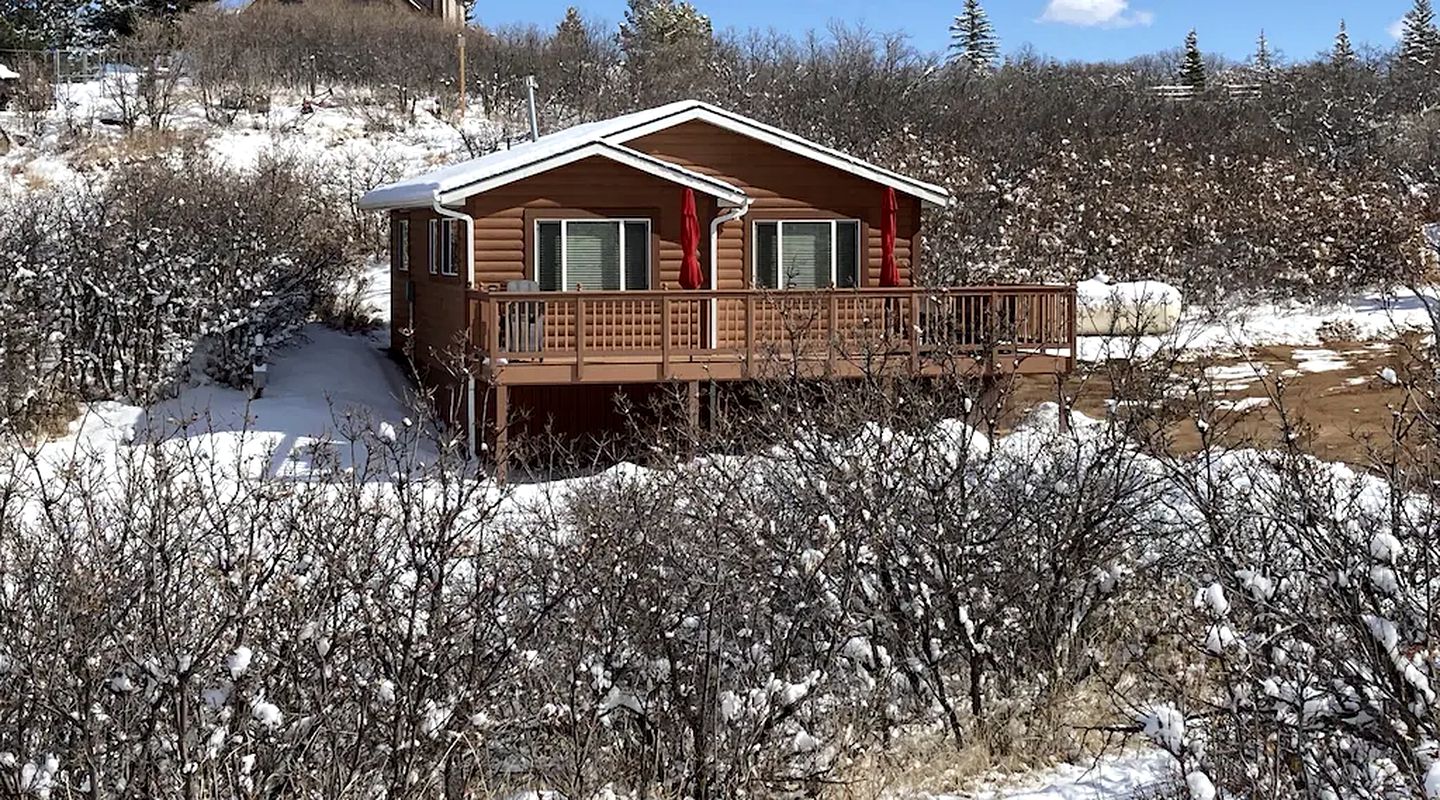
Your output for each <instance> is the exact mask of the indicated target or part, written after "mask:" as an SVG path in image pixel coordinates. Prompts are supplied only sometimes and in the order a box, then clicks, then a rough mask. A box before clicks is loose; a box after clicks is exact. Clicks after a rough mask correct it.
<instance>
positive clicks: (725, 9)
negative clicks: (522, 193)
mask: <svg viewBox="0 0 1440 800" xmlns="http://www.w3.org/2000/svg"><path fill="white" fill-rule="evenodd" d="M692 2H694V3H695V5H696V6H697V7H699V9H700V10H701V11H703V12H704V13H706V14H708V15H709V16H710V18H711V19H712V20H714V22H715V26H716V28H717V29H720V30H723V29H725V28H736V29H741V30H743V29H747V28H761V29H765V28H774V29H776V30H780V31H786V32H790V33H802V32H804V31H806V30H808V29H812V28H814V29H821V30H823V29H824V27H825V26H826V23H827V22H828V21H829V20H832V19H834V20H843V21H846V22H850V23H864V24H865V25H866V26H867V27H869V28H871V29H874V30H882V31H894V30H903V31H904V32H906V33H908V34H909V35H910V38H911V41H912V42H913V43H914V44H915V45H916V46H917V47H920V48H921V49H924V50H939V49H941V48H943V47H944V46H945V40H946V28H947V27H948V26H949V24H950V20H951V19H952V18H953V17H954V15H955V14H956V13H957V12H958V10H959V8H960V6H961V5H962V4H963V2H964V0H946V1H945V2H938V1H937V0H880V1H879V2H877V0H692ZM572 4H574V5H577V6H579V8H580V9H581V10H582V11H584V12H585V14H586V15H587V16H589V17H592V18H598V19H602V20H607V21H610V22H618V21H619V20H620V19H621V18H622V16H623V13H624V9H625V0H519V2H513V1H512V2H503V0H502V2H499V3H493V2H486V0H479V2H478V3H477V5H476V12H475V19H476V20H477V21H478V22H480V23H481V24H485V25H500V24H505V23H535V24H537V25H541V26H545V27H549V26H551V25H554V24H555V23H556V22H558V21H559V20H560V18H561V17H562V16H563V15H564V13H565V8H566V6H568V5H572ZM984 6H985V8H986V10H987V11H988V12H989V13H990V18H991V20H992V21H993V22H994V23H995V27H996V29H997V33H999V35H1000V38H1001V45H1002V47H1003V48H1004V50H1005V52H1007V53H1008V52H1011V51H1013V50H1015V49H1016V48H1018V47H1020V46H1021V45H1023V44H1026V43H1029V44H1031V45H1034V47H1035V48H1036V49H1037V50H1039V51H1040V52H1042V53H1045V54H1047V55H1051V56H1055V57H1057V58H1062V59H1084V60H1098V59H1123V58H1127V57H1129V56H1133V55H1138V54H1141V53H1151V52H1155V51H1157V50H1163V49H1167V48H1171V47H1178V46H1179V45H1180V43H1181V42H1182V41H1183V40H1184V38H1185V33H1186V32H1187V31H1188V30H1190V28H1192V27H1194V28H1196V29H1197V30H1198V31H1199V34H1200V44H1201V47H1202V48H1203V49H1205V50H1207V51H1213V52H1220V53H1224V54H1225V55H1227V56H1230V57H1232V58H1236V59H1241V58H1244V57H1246V56H1247V55H1248V54H1249V53H1250V52H1252V51H1253V50H1254V43H1255V38H1256V35H1257V34H1258V33H1259V31H1260V30H1261V29H1262V28H1263V29H1264V30H1265V33H1266V35H1267V36H1268V37H1269V38H1270V41H1271V43H1272V45H1273V46H1274V47H1275V48H1277V49H1278V50H1279V51H1280V52H1282V53H1283V54H1284V55H1285V56H1287V57H1289V58H1292V59H1298V58H1308V57H1310V56H1312V55H1314V54H1315V53H1316V52H1318V51H1320V50H1323V49H1326V48H1328V47H1329V46H1330V43H1331V41H1332V40H1333V38H1334V36H1335V30H1336V27H1337V26H1338V24H1339V21H1340V19H1341V18H1344V19H1345V21H1346V24H1347V26H1348V27H1349V29H1350V35H1351V38H1352V39H1354V40H1355V42H1357V44H1370V45H1373V46H1375V47H1385V48H1388V47H1391V46H1393V44H1394V41H1395V39H1394V31H1395V29H1396V28H1395V26H1396V23H1397V21H1398V20H1399V19H1400V18H1401V17H1402V16H1404V14H1405V12H1406V10H1408V9H1409V7H1410V0H1371V1H1370V2H1366V0H987V2H985V3H984Z"/></svg>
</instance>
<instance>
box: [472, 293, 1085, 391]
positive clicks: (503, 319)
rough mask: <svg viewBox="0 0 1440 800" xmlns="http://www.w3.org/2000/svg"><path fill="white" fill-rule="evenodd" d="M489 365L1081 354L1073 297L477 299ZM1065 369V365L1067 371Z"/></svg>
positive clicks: (658, 366) (477, 328) (478, 327)
mask: <svg viewBox="0 0 1440 800" xmlns="http://www.w3.org/2000/svg"><path fill="white" fill-rule="evenodd" d="M470 302H471V319H472V320H474V329H473V331H472V335H473V337H474V339H473V344H474V345H475V347H476V349H477V350H479V351H480V352H481V353H482V354H483V355H484V356H486V357H487V358H488V359H489V360H490V363H491V364H506V365H517V366H518V365H522V364H549V365H558V364H569V365H576V367H577V368H578V369H583V368H584V366H585V365H587V364H600V363H605V364H611V365H614V364H625V363H634V364H645V365H651V366H653V367H654V368H655V370H656V374H657V375H659V376H660V377H661V378H665V377H668V376H670V375H671V367H672V366H675V365H680V364H695V363H702V362H711V363H716V362H724V363H729V364H740V365H743V369H741V370H740V371H739V373H738V376H739V377H752V376H753V375H754V369H753V366H754V365H756V364H758V363H760V362H762V361H763V362H766V363H775V362H776V361H777V360H779V361H781V362H785V361H795V360H805V361H809V362H819V363H836V362H839V361H844V360H853V359H855V358H859V357H869V356H873V355H875V354H883V355H886V356H895V357H908V358H909V360H910V362H911V363H910V366H911V367H912V368H918V367H919V366H920V364H921V362H922V361H927V360H934V359H936V358H940V357H950V356H959V357H967V356H968V357H972V358H978V357H979V356H980V355H981V354H992V353H993V354H1046V355H1049V356H1052V357H1053V356H1059V357H1062V358H1065V359H1068V358H1070V357H1071V355H1072V354H1073V352H1074V344H1075V343H1074V335H1075V289H1074V287H1073V286H982V287H964V288H950V289H927V288H903V289H859V290H856V289H834V290H815V291H804V290H799V291H797V290H787V291H778V292H777V291H758V290H753V291H752V290H737V291H582V292H506V291H477V292H471V293H470ZM1066 363H1067V364H1068V361H1067V362H1066Z"/></svg>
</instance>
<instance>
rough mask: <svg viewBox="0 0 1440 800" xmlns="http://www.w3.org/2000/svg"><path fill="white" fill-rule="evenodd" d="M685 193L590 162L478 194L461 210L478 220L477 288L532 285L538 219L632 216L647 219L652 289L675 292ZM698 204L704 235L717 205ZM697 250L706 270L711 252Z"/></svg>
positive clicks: (633, 173) (625, 170)
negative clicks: (528, 282)
mask: <svg viewBox="0 0 1440 800" xmlns="http://www.w3.org/2000/svg"><path fill="white" fill-rule="evenodd" d="M682 191H683V190H682V189H681V188H680V187H679V186H676V185H675V184H673V183H671V182H669V181H666V180H661V179H660V178H656V177H654V176H652V175H647V174H645V173H643V172H638V171H636V170H633V169H630V168H629V167H626V166H623V165H621V164H617V163H615V162H613V161H609V160H606V159H603V158H587V159H584V160H583V161H577V162H576V163H574V164H571V165H569V166H565V167H561V168H559V169H555V170H552V171H550V172H546V173H542V174H540V175H536V176H535V177H533V178H527V179H525V180H523V181H517V182H516V183H512V184H510V185H509V186H503V187H501V188H499V189H495V190H493V191H489V192H486V193H484V194H479V195H475V196H474V197H471V198H470V199H469V200H468V201H467V202H466V204H465V213H467V214H469V215H470V216H472V217H474V218H475V282H476V284H477V285H480V286H487V285H500V286H503V285H504V284H505V283H506V282H507V281H513V280H526V279H528V280H534V265H533V263H531V262H532V261H533V258H532V257H531V253H532V252H533V247H532V244H531V238H532V236H533V233H534V222H535V220H537V219H547V218H572V219H573V218H579V217H586V216H604V217H637V218H648V219H649V220H650V232H651V269H650V286H651V288H654V289H662V288H670V289H678V288H679V280H680V261H681V257H682V253H681V249H680V203H681V193H682ZM696 205H697V206H698V207H699V214H700V216H701V218H702V222H701V228H702V229H703V228H705V222H704V221H703V220H704V219H708V218H709V216H713V215H714V212H715V203H714V200H713V199H711V198H707V197H696ZM707 215H709V216H707ZM703 235H704V233H703V231H702V237H703ZM700 250H701V253H700V263H701V268H702V270H704V271H708V269H709V266H708V264H707V262H708V261H709V252H708V249H707V248H706V247H704V246H702V247H701V248H700Z"/></svg>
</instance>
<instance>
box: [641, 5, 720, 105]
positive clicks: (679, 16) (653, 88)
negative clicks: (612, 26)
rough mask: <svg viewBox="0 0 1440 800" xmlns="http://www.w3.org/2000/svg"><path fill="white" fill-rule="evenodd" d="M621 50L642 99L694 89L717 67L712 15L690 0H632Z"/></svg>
mask: <svg viewBox="0 0 1440 800" xmlns="http://www.w3.org/2000/svg"><path fill="white" fill-rule="evenodd" d="M620 50H621V52H623V53H624V55H625V69H626V70H627V71H628V72H629V73H630V82H631V83H630V88H631V91H632V92H634V93H635V95H636V97H637V98H639V100H640V101H641V102H642V103H654V102H663V101H667V100H674V99H677V98H680V97H687V96H689V95H691V94H693V93H694V87H695V85H696V84H697V83H699V82H700V81H702V80H703V78H704V75H705V73H706V71H707V70H709V69H710V67H711V61H712V56H713V55H714V51H715V34H714V29H713V28H712V27H711V24H710V18H709V17H707V16H705V15H704V14H701V13H700V12H699V11H698V10H696V8H695V6H693V5H691V4H690V3H687V2H684V0H629V4H628V7H627V8H626V9H625V21H624V22H622V23H620Z"/></svg>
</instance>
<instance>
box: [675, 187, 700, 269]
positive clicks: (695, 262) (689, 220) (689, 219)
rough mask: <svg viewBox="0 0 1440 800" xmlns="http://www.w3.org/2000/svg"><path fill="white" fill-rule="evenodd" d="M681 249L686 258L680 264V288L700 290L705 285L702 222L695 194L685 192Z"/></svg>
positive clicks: (681, 216)
mask: <svg viewBox="0 0 1440 800" xmlns="http://www.w3.org/2000/svg"><path fill="white" fill-rule="evenodd" d="M680 249H681V250H683V251H684V252H685V258H684V260H683V261H681V262H680V286H681V287H682V288H685V289H699V288H700V287H701V286H702V285H704V283H705V276H703V275H701V274H700V220H699V219H697V218H696V216H695V193H694V192H693V191H691V190H689V189H686V190H685V196H684V200H683V201H682V203H681V206H680Z"/></svg>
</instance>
